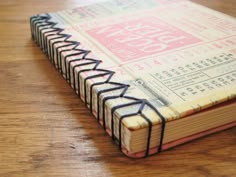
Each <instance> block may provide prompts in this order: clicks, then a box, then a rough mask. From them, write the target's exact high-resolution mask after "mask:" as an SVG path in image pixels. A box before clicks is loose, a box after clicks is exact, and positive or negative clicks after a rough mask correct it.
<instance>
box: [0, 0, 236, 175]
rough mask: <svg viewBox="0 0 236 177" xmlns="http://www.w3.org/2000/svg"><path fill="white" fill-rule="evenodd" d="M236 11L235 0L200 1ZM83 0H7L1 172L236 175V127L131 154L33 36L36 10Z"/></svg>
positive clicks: (0, 78)
mask: <svg viewBox="0 0 236 177" xmlns="http://www.w3.org/2000/svg"><path fill="white" fill-rule="evenodd" d="M195 1H196V2H199V3H201V4H203V5H206V6H208V7H211V8H213V9H216V10H219V11H222V12H224V13H227V14H230V15H233V16H236V1H235V0H214V1H213V0H212V1H209V0H195ZM80 3H81V0H79V1H76V0H67V1H66V2H64V0H60V1H59V0H48V1H46V0H41V1H31V0H27V1H26V0H6V1H4V0H1V1H0V54H1V57H0V71H1V73H0V177H16V176H17V177H28V176H32V177H35V176H36V177H41V176H57V177H60V176H66V177H72V176H73V177H77V176H87V177H90V176H124V177H126V176H127V177H131V176H135V177H137V176H148V177H150V176H159V177H160V176H168V177H169V176H214V177H215V176H236V154H235V152H236V136H235V135H236V128H232V129H229V130H227V131H223V132H220V133H217V134H214V135H211V136H208V137H205V138H201V139H199V140H196V141H193V142H191V143H188V144H185V145H183V146H178V147H176V148H174V149H172V150H170V151H166V152H164V153H162V154H160V155H155V156H152V157H149V158H146V159H141V160H140V159H138V160H137V159H136V160H134V159H129V158H127V157H125V156H124V155H123V154H122V153H121V152H119V150H118V148H117V146H116V145H115V144H113V143H112V141H111V138H110V137H109V136H108V135H107V133H106V132H104V130H103V129H102V128H101V127H100V125H98V124H97V122H96V120H95V119H94V118H93V116H92V115H91V113H90V112H89V111H88V109H87V108H86V107H85V106H84V104H83V103H82V102H81V101H80V100H79V99H78V98H77V96H76V95H75V94H74V92H73V91H72V89H71V88H70V87H69V86H68V84H67V83H66V82H65V80H64V79H63V78H62V77H61V76H60V74H58V73H57V71H56V70H55V69H54V67H53V66H52V65H51V64H50V62H49V61H48V60H47V58H46V56H45V55H44V54H43V53H42V52H41V50H40V49H39V48H38V47H37V46H36V44H35V43H34V42H33V41H32V40H31V38H30V30H29V17H30V15H32V14H36V13H41V12H47V11H57V10H61V9H64V8H72V7H75V6H78V5H80Z"/></svg>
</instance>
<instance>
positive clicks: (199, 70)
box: [30, 0, 236, 158]
mask: <svg viewBox="0 0 236 177" xmlns="http://www.w3.org/2000/svg"><path fill="white" fill-rule="evenodd" d="M30 26H31V32H32V38H33V39H34V40H35V41H36V43H37V44H38V45H39V47H40V48H41V49H42V51H43V52H44V53H45V54H46V55H47V56H48V59H49V61H50V62H51V63H52V64H53V65H54V66H55V68H56V69H57V70H58V71H59V73H60V74H61V75H62V76H63V77H64V78H65V79H66V80H67V82H68V84H69V85H70V86H71V87H72V88H73V89H74V91H75V93H76V94H77V95H78V97H80V98H81V99H82V100H83V101H84V103H85V105H86V106H87V107H88V109H89V110H90V111H91V112H92V114H93V115H94V117H95V118H96V120H97V121H98V123H100V124H101V126H102V127H103V128H104V130H106V131H107V132H108V134H109V135H110V136H111V139H112V140H113V141H114V142H116V144H117V145H118V148H119V149H120V150H121V151H122V152H123V153H124V154H125V155H127V156H128V157H133V158H141V157H147V156H149V155H152V154H157V153H160V152H161V151H164V150H166V149H169V148H172V147H175V146H176V145H179V144H183V143H185V142H189V141H191V140H194V139H197V138H199V137H202V136H205V135H209V134H212V133H214V132H218V131H221V130H224V129H227V128H230V127H234V126H235V125H236V99H235V98H236V20H235V19H234V18H233V17H230V16H227V15H225V14H222V13H220V12H216V11H214V10H211V9H208V8H206V7H203V6H201V5H198V4H195V3H193V2H191V1H187V0H139V1H136V0H129V1H123V0H111V1H103V2H100V3H95V4H90V5H85V6H80V7H77V8H74V9H69V10H64V11H59V12H55V13H45V14H39V15H34V16H32V17H31V18H30ZM217 141H218V140H217ZM199 148H201V146H200V145H199Z"/></svg>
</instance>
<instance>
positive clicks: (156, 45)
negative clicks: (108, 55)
mask: <svg viewBox="0 0 236 177" xmlns="http://www.w3.org/2000/svg"><path fill="white" fill-rule="evenodd" d="M86 32H87V33H88V34H89V35H90V36H92V37H93V38H95V39H96V40H97V41H99V42H100V43H101V44H102V45H103V46H105V47H106V48H107V49H108V50H110V51H111V52H112V53H113V54H115V55H116V56H118V57H119V58H120V59H121V60H122V61H124V62H125V61H129V60H132V59H136V58H140V57H144V56H149V55H152V54H156V53H160V52H164V51H168V50H171V49H175V48H179V47H183V46H187V45H190V44H194V43H197V42H200V40H199V39H198V38H196V37H194V36H193V35H191V34H189V33H186V32H184V31H183V30H181V29H179V28H177V27H175V26H172V25H170V24H167V23H165V22H163V21H161V20H160V19H158V18H155V17H149V18H143V19H139V20H132V21H126V22H122V23H119V24H113V25H107V26H103V27H99V28H95V29H92V30H88V31H86Z"/></svg>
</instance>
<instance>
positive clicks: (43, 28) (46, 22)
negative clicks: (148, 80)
mask: <svg viewBox="0 0 236 177" xmlns="http://www.w3.org/2000/svg"><path fill="white" fill-rule="evenodd" d="M50 19H51V17H50V15H49V14H45V15H36V16H33V17H31V18H30V27H31V34H32V39H33V40H35V41H36V43H37V44H38V45H39V47H40V48H41V49H42V50H43V52H44V53H45V54H46V55H47V56H48V58H49V60H51V62H52V63H53V64H54V66H55V68H56V69H57V70H58V71H59V72H60V73H61V74H62V75H64V77H65V79H66V80H67V81H68V82H69V84H70V85H71V87H72V88H73V89H74V90H75V92H76V90H77V92H76V93H77V94H78V96H79V97H80V96H81V95H80V92H81V91H80V90H81V88H80V82H81V80H80V74H81V73H83V72H93V71H96V72H95V74H92V75H90V76H87V77H86V78H84V83H83V86H84V102H85V104H86V105H87V104H88V100H87V90H86V89H87V87H86V84H87V81H88V80H90V79H94V78H99V77H103V78H104V76H107V78H105V79H104V81H102V82H96V83H93V84H91V85H90V93H89V95H90V99H89V106H90V111H91V112H92V110H93V98H92V97H93V89H94V88H95V86H99V85H103V84H109V85H110V86H112V87H110V88H107V89H103V90H99V91H97V121H100V107H102V117H103V121H102V122H103V128H104V129H106V114H105V106H106V102H107V101H108V100H112V99H117V98H121V97H122V98H125V99H128V100H130V102H129V103H125V104H120V105H116V106H113V107H112V108H111V136H112V140H113V141H115V139H116V137H115V132H114V115H115V113H116V112H117V111H118V110H119V109H122V108H125V107H129V106H134V105H139V109H138V110H137V111H136V112H134V113H129V114H124V115H121V116H120V118H119V126H118V127H119V138H118V141H119V148H120V149H122V136H121V133H122V121H123V120H124V119H127V118H129V117H131V116H135V115H140V116H141V117H143V119H144V120H145V121H146V122H147V123H148V135H147V144H146V152H145V157H146V156H148V155H149V150H150V139H151V133H152V122H151V120H150V119H149V118H148V117H147V116H146V115H145V114H144V113H143V110H144V107H145V106H147V107H149V108H151V109H152V110H153V111H155V113H156V114H157V115H158V116H159V117H160V119H161V136H160V141H159V146H158V150H157V152H161V150H162V144H163V137H164V129H165V118H164V117H163V116H162V115H161V113H160V112H159V111H158V110H157V109H156V108H155V107H154V106H153V105H152V104H150V103H149V102H148V101H147V100H144V99H139V98H135V97H130V96H126V95H125V94H126V93H127V90H128V87H129V85H127V84H123V83H117V82H112V81H111V78H112V76H113V75H114V71H110V70H105V69H101V68H98V66H99V64H100V63H101V62H102V61H100V60H97V59H93V58H87V57H86V56H87V55H88V54H89V53H90V52H91V51H90V50H85V49H80V48H79V47H80V42H78V41H71V40H69V39H70V37H71V35H69V34H65V33H63V31H64V29H62V28H58V27H56V25H57V23H55V22H53V21H50ZM49 38H50V39H49ZM56 44H62V45H60V46H58V47H56ZM66 47H68V48H70V47H71V48H70V49H64V48H66ZM54 51H56V52H54ZM63 52H73V53H70V54H67V55H63ZM55 53H56V57H54V55H55ZM69 57H76V58H75V59H73V60H70V61H69V62H67V61H68V58H69ZM82 60H83V61H84V62H83V63H80V64H75V65H74V66H72V63H74V62H80V61H82ZM62 63H63V64H64V71H63V66H62ZM81 66H89V67H91V68H89V69H81V68H79V67H81ZM76 68H79V69H80V71H78V72H77V89H76V80H75V74H76ZM71 70H72V76H73V78H72V79H71ZM72 80H73V84H72V83H71V81H72ZM118 90H120V91H121V92H120V94H117V95H114V96H106V97H104V98H103V99H102V105H100V102H99V100H100V97H101V96H102V94H104V93H107V92H112V91H118Z"/></svg>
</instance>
